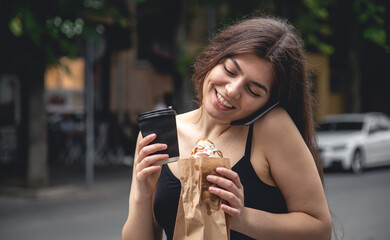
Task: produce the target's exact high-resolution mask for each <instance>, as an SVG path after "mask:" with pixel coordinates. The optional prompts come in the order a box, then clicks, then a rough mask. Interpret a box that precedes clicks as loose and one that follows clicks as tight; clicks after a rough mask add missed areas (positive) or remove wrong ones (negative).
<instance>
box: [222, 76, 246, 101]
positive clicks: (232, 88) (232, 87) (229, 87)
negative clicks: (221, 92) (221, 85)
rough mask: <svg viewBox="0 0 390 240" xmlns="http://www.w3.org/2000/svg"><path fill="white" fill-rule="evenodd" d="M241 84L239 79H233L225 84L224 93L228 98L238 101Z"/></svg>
mask: <svg viewBox="0 0 390 240" xmlns="http://www.w3.org/2000/svg"><path fill="white" fill-rule="evenodd" d="M242 86H243V83H242V81H241V80H239V79H235V80H234V81H231V82H230V83H228V84H226V92H227V95H228V97H230V98H235V99H238V98H239V97H241V92H242Z"/></svg>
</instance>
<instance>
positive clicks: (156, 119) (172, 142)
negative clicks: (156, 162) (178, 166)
mask: <svg viewBox="0 0 390 240" xmlns="http://www.w3.org/2000/svg"><path fill="white" fill-rule="evenodd" d="M137 123H138V126H139V128H140V130H141V134H142V137H146V136H147V135H149V134H152V133H155V134H156V135H157V137H156V139H155V140H153V142H151V143H150V144H154V143H164V144H166V145H167V146H168V148H167V149H165V150H163V151H158V152H155V153H153V154H168V155H169V158H168V159H167V160H164V161H161V162H160V164H165V163H170V162H174V161H177V160H179V143H178V140H177V128H176V111H175V110H173V109H172V107H168V108H164V109H159V110H154V111H149V112H145V113H142V114H140V115H139V116H138V118H137Z"/></svg>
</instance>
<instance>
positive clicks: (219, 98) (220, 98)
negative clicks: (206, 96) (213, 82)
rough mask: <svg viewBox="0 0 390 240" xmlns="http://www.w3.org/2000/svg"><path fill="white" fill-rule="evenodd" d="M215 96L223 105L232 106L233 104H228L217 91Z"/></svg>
mask: <svg viewBox="0 0 390 240" xmlns="http://www.w3.org/2000/svg"><path fill="white" fill-rule="evenodd" d="M217 98H218V101H219V102H220V103H221V104H222V105H223V106H225V107H228V108H232V107H233V106H232V105H230V104H229V103H228V102H227V101H226V100H225V99H224V98H223V97H222V96H221V95H220V94H219V93H218V92H217Z"/></svg>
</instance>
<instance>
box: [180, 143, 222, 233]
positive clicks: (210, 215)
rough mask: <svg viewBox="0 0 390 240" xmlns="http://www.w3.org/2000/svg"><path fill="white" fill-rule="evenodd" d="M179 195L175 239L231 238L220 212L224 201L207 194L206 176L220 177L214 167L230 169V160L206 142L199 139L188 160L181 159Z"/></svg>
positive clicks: (209, 184)
mask: <svg viewBox="0 0 390 240" xmlns="http://www.w3.org/2000/svg"><path fill="white" fill-rule="evenodd" d="M178 164H179V178H180V182H181V193H180V199H179V206H178V210H177V216H176V224H175V231H174V235H173V239H174V240H183V239H186V240H202V239H203V240H208V239H218V240H220V239H230V236H229V235H230V234H229V233H230V227H229V222H228V217H227V215H226V214H225V212H224V211H223V210H222V209H221V203H223V201H224V200H222V199H221V198H219V197H218V196H216V195H214V194H212V193H210V192H209V191H208V189H209V187H210V186H211V185H212V183H210V182H209V181H207V180H206V177H207V175H210V174H213V175H219V174H217V172H216V171H215V169H216V168H217V167H226V168H229V169H230V160H229V159H228V158H223V155H222V153H221V151H219V150H218V149H216V148H215V146H214V144H213V143H212V142H211V141H210V140H207V139H201V140H199V141H198V142H197V146H196V147H195V148H194V150H193V151H192V155H191V157H190V158H188V159H180V160H179V161H178Z"/></svg>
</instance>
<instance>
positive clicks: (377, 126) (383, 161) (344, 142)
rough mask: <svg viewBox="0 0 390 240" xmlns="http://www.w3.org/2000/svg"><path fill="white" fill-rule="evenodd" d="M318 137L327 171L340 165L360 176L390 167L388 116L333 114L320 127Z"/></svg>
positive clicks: (389, 124)
mask: <svg viewBox="0 0 390 240" xmlns="http://www.w3.org/2000/svg"><path fill="white" fill-rule="evenodd" d="M317 138H318V148H319V153H320V157H321V159H322V163H323V167H324V169H326V168H329V167H331V166H333V165H335V164H337V165H340V166H341V167H342V168H343V169H345V170H351V171H352V172H354V173H360V172H361V171H362V170H363V169H364V168H368V167H376V166H383V165H390V118H389V117H388V116H387V115H385V114H384V113H363V114H338V115H329V116H327V117H325V118H324V119H323V120H322V121H321V123H320V124H319V128H318V129H317Z"/></svg>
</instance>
